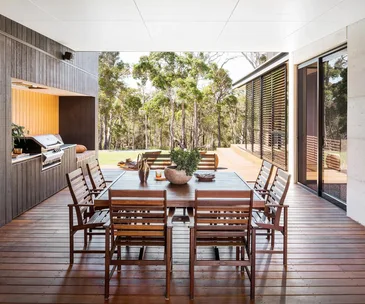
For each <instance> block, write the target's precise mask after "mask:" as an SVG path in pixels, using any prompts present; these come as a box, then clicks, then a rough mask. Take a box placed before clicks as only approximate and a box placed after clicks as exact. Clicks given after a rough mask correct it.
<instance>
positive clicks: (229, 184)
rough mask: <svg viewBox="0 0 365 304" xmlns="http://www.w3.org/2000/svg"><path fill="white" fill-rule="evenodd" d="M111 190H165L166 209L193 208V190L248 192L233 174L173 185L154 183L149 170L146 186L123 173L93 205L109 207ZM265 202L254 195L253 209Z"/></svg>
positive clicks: (131, 173) (162, 182) (133, 172)
mask: <svg viewBox="0 0 365 304" xmlns="http://www.w3.org/2000/svg"><path fill="white" fill-rule="evenodd" d="M109 188H111V189H113V190H123V189H130V190H139V189H141V190H142V189H144V190H145V189H150V190H165V189H166V190H167V193H166V195H167V206H168V207H193V206H194V199H195V197H194V196H195V189H199V190H238V189H240V190H250V189H251V188H250V187H249V186H248V184H247V183H246V182H245V181H244V180H243V179H242V178H241V177H239V176H238V175H237V174H236V173H235V172H221V171H217V172H215V180H214V181H212V182H199V181H198V180H197V179H196V178H195V177H193V178H192V179H191V180H190V181H189V182H188V183H187V184H185V185H173V184H171V183H170V182H169V181H167V180H165V181H156V180H155V172H154V171H153V170H151V172H150V176H149V178H148V181H147V183H146V184H142V183H140V181H139V178H138V172H135V171H124V172H122V173H121V174H120V175H119V176H118V177H117V178H116V179H115V180H114V181H113V183H112V184H110V185H108V187H107V188H106V189H105V190H104V191H103V192H101V193H100V194H99V196H98V197H96V198H95V200H94V203H95V206H96V207H98V208H105V207H108V205H109V196H108V189H109ZM264 203H265V201H264V200H263V199H262V197H261V196H260V195H258V194H257V193H254V208H258V209H259V208H260V209H261V208H263V207H264Z"/></svg>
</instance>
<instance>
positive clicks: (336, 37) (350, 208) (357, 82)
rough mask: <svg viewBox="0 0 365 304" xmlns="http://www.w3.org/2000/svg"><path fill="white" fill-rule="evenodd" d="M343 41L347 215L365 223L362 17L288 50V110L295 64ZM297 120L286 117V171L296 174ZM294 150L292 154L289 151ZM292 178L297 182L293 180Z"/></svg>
mask: <svg viewBox="0 0 365 304" xmlns="http://www.w3.org/2000/svg"><path fill="white" fill-rule="evenodd" d="M346 42H347V51H348V119H347V126H348V127H347V128H348V130H347V137H348V147H347V153H348V155H347V163H348V185H347V215H348V216H349V217H351V218H352V219H354V220H355V221H357V222H359V223H361V224H363V225H365V19H363V20H361V21H359V22H356V23H354V24H351V25H349V26H348V27H347V28H344V29H342V30H340V31H338V32H336V33H333V34H331V35H329V36H327V37H325V38H323V39H320V40H318V41H316V42H314V43H312V44H310V45H307V46H305V47H303V48H301V49H298V50H296V51H294V52H292V53H291V56H290V60H289V64H290V67H289V78H290V81H293V80H294V81H293V82H294V84H293V85H290V86H289V107H290V108H289V113H290V115H293V114H294V115H295V114H296V113H295V111H296V108H297V87H298V84H297V81H296V79H295V78H296V77H295V75H294V74H295V73H296V71H297V65H298V64H300V63H303V62H305V61H307V60H309V59H311V58H313V57H316V56H318V55H321V54H323V53H325V52H327V51H330V50H332V49H334V48H336V47H338V46H340V45H342V44H344V43H346ZM296 124H297V119H289V130H292V131H290V132H289V135H290V137H289V151H290V154H289V157H290V159H289V163H290V171H291V173H292V174H293V176H294V177H296V176H297V170H298V165H297V160H296V153H297V149H296V146H297V133H296V132H297V131H296V130H297V125H296ZM293 152H294V155H293V154H292V153H293ZM295 181H297V180H296V179H295Z"/></svg>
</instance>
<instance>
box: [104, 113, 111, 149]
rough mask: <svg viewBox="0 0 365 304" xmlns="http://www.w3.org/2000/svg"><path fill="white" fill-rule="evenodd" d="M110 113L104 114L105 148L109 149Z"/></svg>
mask: <svg viewBox="0 0 365 304" xmlns="http://www.w3.org/2000/svg"><path fill="white" fill-rule="evenodd" d="M108 122H109V119H108V114H105V115H104V150H108V149H109V144H110V143H109V137H110V136H109V126H108Z"/></svg>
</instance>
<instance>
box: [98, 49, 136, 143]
mask: <svg viewBox="0 0 365 304" xmlns="http://www.w3.org/2000/svg"><path fill="white" fill-rule="evenodd" d="M128 75H129V66H128V64H125V63H124V62H123V61H121V60H120V58H119V53H118V52H102V53H101V54H100V56H99V114H100V121H99V126H100V129H101V132H100V136H101V137H100V148H103V149H109V148H110V134H111V125H110V121H111V119H112V114H113V111H112V109H113V107H114V106H115V102H116V98H117V96H118V95H119V94H120V92H121V91H122V90H125V89H126V86H125V83H124V81H123V79H124V78H125V77H126V76H128Z"/></svg>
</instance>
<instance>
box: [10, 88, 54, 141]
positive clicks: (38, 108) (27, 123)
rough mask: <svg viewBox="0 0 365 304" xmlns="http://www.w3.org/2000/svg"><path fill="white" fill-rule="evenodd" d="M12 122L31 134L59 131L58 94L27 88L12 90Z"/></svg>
mask: <svg viewBox="0 0 365 304" xmlns="http://www.w3.org/2000/svg"><path fill="white" fill-rule="evenodd" d="M11 95H12V96H11V99H12V100H11V103H12V122H13V123H16V124H17V125H20V126H24V127H25V130H27V131H29V134H30V135H39V134H58V133H59V105H58V96H55V95H48V94H41V93H37V92H32V91H27V90H18V89H14V88H13V89H12V90H11Z"/></svg>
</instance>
